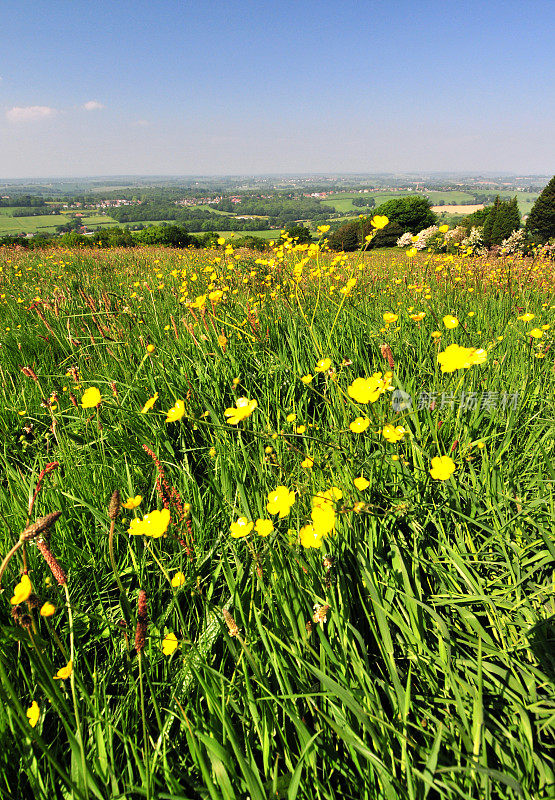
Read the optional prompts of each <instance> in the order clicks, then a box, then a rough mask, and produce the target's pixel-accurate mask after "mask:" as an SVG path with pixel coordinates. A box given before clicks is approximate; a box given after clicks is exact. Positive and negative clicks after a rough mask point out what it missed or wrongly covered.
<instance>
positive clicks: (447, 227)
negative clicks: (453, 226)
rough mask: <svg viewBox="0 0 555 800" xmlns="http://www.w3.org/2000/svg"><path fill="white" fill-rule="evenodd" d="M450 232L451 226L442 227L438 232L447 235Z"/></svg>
mask: <svg viewBox="0 0 555 800" xmlns="http://www.w3.org/2000/svg"><path fill="white" fill-rule="evenodd" d="M448 230H449V225H440V226H439V228H438V231H439V232H440V233H447V231H448Z"/></svg>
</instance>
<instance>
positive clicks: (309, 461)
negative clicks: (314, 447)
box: [301, 456, 314, 469]
mask: <svg viewBox="0 0 555 800" xmlns="http://www.w3.org/2000/svg"><path fill="white" fill-rule="evenodd" d="M313 466H314V459H313V458H311V457H310V456H307V457H306V458H305V459H304V461H301V467H303V469H312V467H313Z"/></svg>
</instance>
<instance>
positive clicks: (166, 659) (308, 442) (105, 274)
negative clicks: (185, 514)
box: [0, 247, 555, 800]
mask: <svg viewBox="0 0 555 800" xmlns="http://www.w3.org/2000/svg"><path fill="white" fill-rule="evenodd" d="M236 255H238V256H239V258H235V256H236ZM308 255H309V253H307V251H306V250H295V249H292V248H281V249H279V250H278V251H277V252H274V253H273V254H272V255H271V256H269V257H268V258H264V259H262V260H261V259H260V258H257V257H256V255H252V254H250V253H248V252H247V251H241V252H239V253H232V252H230V249H229V247H228V248H227V252H226V251H224V250H221V251H220V252H217V253H216V252H214V253H194V252H193V253H186V254H182V253H178V252H171V251H165V250H164V251H156V250H148V249H144V250H138V251H131V252H129V251H127V252H126V251H123V250H121V251H117V250H116V251H111V252H105V253H103V252H101V251H98V252H93V253H87V254H82V253H74V252H71V251H63V252H60V253H55V254H53V253H51V252H48V253H42V254H41V253H32V254H24V253H17V252H15V251H10V250H5V251H3V252H2V253H1V255H0V260H1V264H0V265H1V266H2V272H1V273H0V276H1V277H0V295H1V297H0V303H1V304H2V305H0V317H1V330H2V331H3V340H2V344H1V347H0V377H1V381H2V383H1V386H2V389H1V406H0V409H1V410H0V432H1V434H2V443H3V446H2V452H1V454H0V463H1V469H2V480H1V482H0V514H1V517H0V522H1V526H2V535H1V539H0V547H1V552H0V554H1V556H2V558H3V557H4V556H5V555H6V553H7V552H8V550H9V549H10V547H12V546H13V545H14V544H15V543H16V541H17V539H18V537H19V535H20V533H21V532H22V531H23V530H24V529H25V528H26V526H27V525H28V524H29V522H32V521H33V520H34V519H36V518H38V517H40V516H42V515H44V514H47V513H50V512H52V511H61V512H62V513H61V516H60V518H59V520H58V521H57V522H56V524H55V526H54V527H53V528H52V530H51V535H50V547H51V549H52V552H53V553H54V555H55V557H56V558H57V559H58V561H59V562H60V564H61V565H62V567H63V568H64V569H65V571H66V572H67V575H68V597H69V603H68V598H67V597H66V595H65V592H64V591H63V590H62V588H61V587H59V586H57V584H56V582H55V580H53V578H52V575H51V572H50V569H49V568H48V566H47V564H46V563H45V561H44V559H43V558H42V556H41V554H40V552H39V551H38V548H37V547H36V546H34V544H33V543H32V542H31V543H28V544H27V545H26V546H25V558H26V568H27V569H28V574H29V576H30V578H31V580H32V583H33V588H34V592H35V593H36V595H38V596H39V597H40V603H41V604H42V602H44V601H46V600H48V601H50V602H52V603H53V604H54V605H55V606H56V608H57V612H56V614H55V615H54V616H52V617H50V618H48V619H45V618H42V617H41V616H40V615H39V614H38V612H37V610H29V609H28V608H27V607H26V605H25V604H24V607H23V609H22V611H23V612H25V613H28V614H30V615H31V616H32V623H31V625H30V627H29V626H27V627H25V626H22V625H18V624H17V623H16V622H15V621H14V620H13V619H12V618H11V617H10V610H11V608H12V606H11V605H10V602H9V601H10V597H11V596H12V590H13V587H14V586H15V584H16V583H17V582H18V581H19V579H20V575H21V571H22V570H23V569H24V566H25V565H24V562H23V560H22V554H23V548H20V550H19V551H18V553H17V554H16V556H14V558H13V559H12V560H11V561H10V563H9V564H8V566H7V569H6V572H5V573H4V575H3V578H2V586H3V588H4V591H3V595H2V598H1V603H0V608H1V611H0V614H1V627H0V697H1V699H2V705H1V707H0V741H1V743H2V747H1V748H0V796H1V797H6V798H10V799H11V798H14V799H15V798H21V797H30V796H35V797H38V798H64V799H65V798H128V799H129V800H130V799H131V798H140V797H149V798H168V799H169V798H171V799H172V800H177V799H178V798H183V799H184V798H226V799H227V798H246V797H250V798H260V799H262V798H269V797H281V798H287V799H288V800H293V798H306V799H307V800H308V799H309V798H310V800H312V798H318V800H327V799H328V798H330V799H331V798H338V797H341V798H357V800H358V798H368V800H374V799H375V798H388V800H389V798H391V800H397V798H407V800H413V799H414V800H417V799H418V800H424V798H430V800H431V799H432V798H476V799H477V800H478V798H479V799H480V800H482V798H492V800H493V799H496V798H516V797H522V798H537V799H538V800H539V799H540V798H551V797H554V796H555V778H554V771H553V741H554V727H555V726H554V714H555V704H554V701H553V681H554V679H555V658H554V655H553V653H554V650H553V634H554V627H555V623H554V614H555V608H554V606H555V603H554V600H553V588H554V586H553V583H554V576H555V573H554V556H555V543H554V538H553V519H554V507H553V506H554V496H553V482H554V479H555V467H554V455H555V453H554V444H553V442H554V434H555V422H554V416H553V410H552V403H553V397H554V383H555V377H554V371H553V356H552V350H550V349H549V344H550V342H551V336H552V331H551V329H547V330H545V331H544V332H543V336H542V337H541V338H538V339H535V338H534V337H530V336H529V335H528V334H529V331H530V329H532V328H536V327H538V328H540V329H541V326H542V325H550V324H552V322H553V311H554V306H555V300H554V299H553V279H552V267H551V266H550V265H549V264H548V263H540V262H533V263H531V262H520V261H518V262H517V261H515V262H512V261H508V260H505V261H499V262H497V261H492V262H491V263H489V262H488V261H487V260H486V259H481V260H469V259H460V260H455V261H454V262H450V261H448V260H444V259H442V258H440V259H433V258H432V257H429V256H426V255H422V256H421V257H419V259H415V260H413V261H409V260H407V259H406V258H405V256H404V254H402V256H399V257H395V256H394V255H392V254H391V253H389V254H387V256H382V255H380V254H379V253H378V254H376V253H374V254H372V255H364V256H363V255H356V256H354V257H348V258H347V257H344V258H341V257H340V258H337V257H334V258H332V256H331V255H327V254H325V253H321V252H318V251H316V252H312V253H311V254H310V260H309V261H308V262H307V263H305V264H304V265H303V266H302V267H299V266H298V265H299V261H300V260H301V259H302V258H305V257H308ZM264 262H265V263H264ZM295 266H297V273H295ZM332 267H333V268H332ZM436 267H440V269H439V270H436ZM301 269H302V275H301V274H300V273H301ZM295 274H296V275H297V278H296V277H295ZM351 276H354V277H356V278H357V283H356V285H355V286H354V287H353V288H352V289H351V290H350V291H349V292H342V291H341V290H342V289H344V288H345V287H346V285H347V280H348V279H349V277H351ZM210 286H212V289H210ZM331 287H333V289H332V288H331ZM215 289H222V290H224V296H223V299H222V300H221V301H220V302H219V303H217V304H215V305H212V303H211V302H210V301H209V300H207V301H206V303H205V305H204V306H203V308H192V309H191V308H189V307H188V303H187V300H192V301H194V300H195V298H197V297H198V296H203V295H204V294H208V293H209V291H211V290H215ZM330 289H331V291H330ZM469 289H471V290H472V291H469ZM184 290H186V291H187V292H188V295H187V296H185V295H184ZM18 301H19V302H18ZM200 304H201V303H199V305H200ZM409 308H411V309H412V311H409V310H408V309H409ZM418 311H423V312H425V313H426V317H425V318H424V319H423V320H422V321H421V322H414V321H413V320H411V319H410V317H409V313H415V312H418ZM524 311H527V312H530V313H532V314H534V315H535V318H534V320H533V322H528V323H526V322H524V321H521V320H518V319H517V317H518V316H520V315H522V313H523V312H524ZM386 312H390V313H391V312H392V313H395V314H398V320H397V321H395V322H394V323H392V324H390V325H385V324H384V322H383V314H384V313H386ZM447 314H453V315H455V316H457V318H458V319H459V321H460V324H459V326H458V327H457V328H455V329H454V330H447V329H446V328H445V326H444V325H443V322H442V318H443V316H445V315H447ZM469 314H470V315H469ZM19 326H20V327H19ZM434 330H438V331H440V332H441V339H440V340H439V341H438V340H437V339H434V338H433V337H432V336H431V333H432V332H433V331H434ZM218 337H220V339H218ZM221 337H225V340H226V341H224V340H223V339H222V338H221ZM501 337H502V338H501ZM451 343H458V344H460V345H463V346H465V347H483V348H485V349H487V361H486V363H485V364H483V365H480V366H473V367H471V368H470V369H468V370H464V371H462V370H459V371H457V372H454V373H452V374H448V373H446V374H443V373H441V371H440V370H439V365H438V362H437V354H438V352H441V351H444V350H445V348H446V346H448V345H449V344H451ZM149 344H152V345H154V350H153V351H152V352H150V353H149V352H148V351H147V345H149ZM383 344H387V345H389V347H390V349H391V354H392V357H393V359H394V362H395V366H394V370H393V373H394V374H393V386H394V387H395V388H396V389H402V390H403V391H404V392H406V393H407V394H408V395H410V396H411V397H412V398H413V404H412V406H411V407H410V408H405V409H402V410H397V411H396V410H395V408H393V407H392V405H391V396H390V394H389V393H386V395H384V396H382V397H381V398H380V399H379V400H378V401H376V403H373V404H370V405H368V406H360V405H357V404H356V403H355V402H354V401H353V400H352V398H351V397H350V396H349V394H348V391H347V389H348V386H349V385H350V384H351V383H352V382H353V380H354V379H355V378H358V377H364V376H369V375H371V374H372V373H374V372H378V371H380V372H384V371H385V370H386V369H388V368H389V365H388V363H387V361H385V360H384V357H383V356H382V352H381V346H382V345H383ZM538 354H539V355H540V356H542V355H543V356H544V357H537V356H538ZM324 357H327V358H330V359H331V367H330V369H329V370H326V371H325V372H321V373H318V372H316V371H315V366H316V363H317V362H318V360H320V359H322V358H324ZM21 367H31V369H32V370H33V371H34V373H35V374H36V380H35V379H34V378H33V377H29V375H26V374H24V373H23V372H21ZM70 368H76V369H77V371H78V376H79V379H78V381H77V380H75V374H74V376H73V377H72V376H71V375H68V374H67V373H68V371H69V370H70ZM307 374H312V375H313V376H314V378H313V380H312V382H310V383H303V381H301V377H302V376H305V375H307ZM237 379H238V380H237ZM91 386H95V387H97V388H98V389H99V390H100V392H101V394H102V398H103V401H102V403H101V405H100V406H99V407H98V409H97V408H91V409H86V408H82V407H81V405H80V400H81V397H82V395H83V393H84V391H85V389H87V388H89V387H91ZM486 391H487V392H491V393H497V400H496V401H495V406H494V407H491V403H490V407H485V408H483V407H480V403H479V402H478V403H475V402H473V401H471V402H469V407H468V408H463V406H462V405H461V403H460V398H461V394H462V393H463V392H464V393H466V396H467V398H469V397H470V398H472V395H471V394H470V393H472V392H474V393H476V396H477V397H481V396H482V395H483V393H484V392H486ZM155 392H158V394H159V397H158V400H157V402H156V403H155V404H154V407H153V409H152V410H151V411H148V412H147V413H145V414H142V413H141V409H142V407H143V405H144V403H145V402H146V401H147V400H148V398H150V397H153V396H154V394H155ZM53 393H55V395H56V397H54V396H53ZM70 394H71V395H73V397H74V398H75V401H76V403H77V406H75V405H74V404H73V403H72V401H71V396H70ZM425 395H427V396H428V399H425ZM504 395H506V396H507V397H510V398H511V399H510V400H509V401H506V402H505V405H506V407H505V408H504V407H503V406H502V404H501V399H500V398H501V397H502V396H504ZM243 396H244V397H248V398H250V399H256V400H257V403H258V407H257V409H256V410H255V411H254V412H253V413H252V415H251V416H249V417H248V418H247V419H245V420H244V421H243V422H241V423H240V424H239V425H237V426H231V425H228V424H227V423H226V421H225V417H224V413H223V412H224V410H225V409H226V408H229V407H231V406H233V405H234V404H235V401H236V399H237V398H239V397H243ZM492 397H493V395H492ZM515 397H516V399H515ZM178 399H180V400H183V402H184V404H185V414H184V416H183V418H182V419H181V420H180V421H178V422H173V423H166V422H165V418H166V412H167V410H168V409H170V408H171V407H172V406H173V405H174V403H175V401H176V400H178ZM434 400H435V402H434ZM451 400H452V401H453V402H452V405H451ZM492 402H493V401H492ZM293 414H295V415H296V418H295V419H294V420H293V419H291V418H290V419H289V420H288V419H287V418H288V417H290V415H293ZM358 416H368V417H369V418H370V420H371V422H370V426H369V427H368V429H367V430H366V431H365V432H364V433H361V434H356V433H353V432H352V431H351V430H350V429H349V423H350V422H351V421H352V420H353V419H354V418H355V417H358ZM390 422H391V423H394V424H395V425H402V426H403V427H404V428H405V430H406V433H405V436H404V438H403V440H402V441H401V442H400V443H398V444H391V443H389V442H387V441H386V440H385V438H384V437H383V435H382V434H381V430H382V428H383V426H384V424H386V423H390ZM300 426H304V428H305V430H304V431H302V428H301V432H299V428H300ZM144 445H146V446H147V447H148V448H149V450H151V451H152V452H153V453H154V454H155V456H156V458H157V459H158V461H159V463H160V465H161V468H162V469H163V472H164V476H165V480H166V481H167V485H168V487H171V488H173V491H174V494H173V499H172V498H169V499H170V508H171V512H172V525H171V526H170V528H169V529H168V535H167V536H166V537H163V538H159V539H152V538H149V537H143V536H137V537H134V536H129V535H128V532H127V531H128V528H129V521H130V519H131V518H133V516H135V515H138V516H139V517H142V516H143V514H145V513H147V512H149V511H152V510H153V509H156V508H161V507H162V500H161V498H160V496H159V494H158V492H157V489H156V481H157V478H158V477H159V468H158V467H157V465H156V464H155V462H154V460H153V458H152V457H151V455H149V453H148V452H146V451H145V449H144ZM439 455H449V456H450V457H451V458H453V460H454V461H455V463H456V467H457V468H456V471H455V473H454V474H453V476H452V477H451V478H449V479H448V480H446V481H437V480H434V479H432V477H431V475H430V472H429V469H430V463H431V459H432V458H434V457H436V456H439ZM306 456H310V457H311V458H312V459H313V461H314V464H313V466H312V468H311V469H310V468H306V467H303V466H302V462H303V461H304V460H305V458H306ZM54 461H57V462H59V466H58V467H57V468H54V469H52V471H51V472H49V473H48V474H47V475H46V476H45V477H44V479H43V482H42V485H41V488H40V491H39V493H38V495H37V498H36V501H35V504H34V507H33V510H32V514H31V519H29V514H28V510H29V503H30V500H31V498H32V497H33V494H34V492H35V487H36V484H37V480H38V477H39V474H40V473H41V470H43V469H44V468H45V466H46V464H48V463H51V462H54ZM360 475H364V477H365V478H367V480H368V481H369V482H370V485H369V487H368V489H366V490H365V491H363V492H359V491H358V490H357V489H356V488H355V486H354V484H353V480H354V478H356V477H358V476H360ZM280 485H284V486H287V487H288V488H289V489H290V490H292V491H294V492H295V493H296V501H295V504H294V505H293V507H292V508H291V511H290V514H289V515H287V516H285V517H284V518H283V519H278V518H277V517H276V516H273V517H272V519H273V521H274V525H275V530H274V532H273V533H271V534H270V536H269V537H259V536H256V534H254V535H251V536H249V537H246V538H244V539H233V538H231V537H230V524H231V522H233V521H235V520H236V519H237V518H238V517H239V516H245V517H247V519H249V520H253V521H254V520H256V519H257V518H268V517H270V516H271V515H270V514H269V513H268V511H267V510H266V502H267V495H268V493H269V492H271V491H273V490H274V489H275V488H276V487H277V486H280ZM331 486H336V487H338V488H339V489H340V490H341V492H342V497H341V499H339V500H338V501H337V504H336V513H337V525H336V531H335V533H334V534H333V535H331V536H329V537H327V538H326V539H324V542H323V546H322V548H321V549H313V548H309V549H305V548H303V547H302V546H301V545H300V544H298V532H299V530H300V528H301V527H302V526H303V525H305V524H306V523H307V521H309V519H310V509H311V499H312V497H313V496H314V495H316V494H317V493H318V492H322V491H324V490H328V489H329V488H330V487H331ZM115 490H119V491H120V492H121V494H122V497H123V499H127V498H128V497H134V496H135V495H139V494H140V495H142V496H143V500H142V503H141V505H140V506H139V507H138V509H136V510H134V511H126V510H122V512H121V513H120V514H119V515H118V516H117V519H116V520H115V527H114V536H113V559H114V563H115V566H116V574H114V571H113V566H112V561H111V558H110V547H109V545H110V525H111V520H110V516H109V511H108V508H109V503H110V498H111V496H112V494H113V492H114V491H115ZM162 491H164V490H162ZM165 492H166V495H168V490H167V489H166V490H165ZM176 493H178V494H179V496H180V498H181V500H182V502H183V503H188V504H190V516H189V518H188V519H183V520H180V514H179V509H178V506H177V504H176V502H175V497H176ZM177 572H181V573H183V583H182V585H181V586H179V587H175V586H172V583H171V579H172V577H173V576H174V575H175V574H176V573H177ZM139 589H143V590H145V592H146V595H147V604H148V616H149V624H148V635H147V639H146V646H145V648H144V650H143V651H142V654H141V657H140V659H139V658H138V657H137V654H136V651H135V647H134V637H135V627H136V623H137V596H138V592H139ZM326 607H329V608H328V609H327V613H325V617H326V619H325V621H323V619H322V617H323V616H324V612H325V610H326ZM68 608H69V609H70V611H71V614H70V613H68ZM319 619H321V621H320V622H319V621H318V620H319ZM168 633H173V634H175V635H176V637H177V640H178V642H179V647H178V648H177V649H176V650H175V652H174V653H173V654H172V655H164V653H163V652H162V642H163V639H164V637H165V636H166V635H167V634H168ZM72 647H73V650H74V671H73V675H72V676H71V678H68V679H66V680H63V681H60V680H54V677H53V676H55V675H56V673H57V671H58V670H59V669H60V667H63V666H65V665H66V664H67V662H68V660H69V657H70V653H71V649H72ZM33 700H36V701H37V703H38V705H39V707H40V718H39V721H38V724H37V725H36V727H31V725H30V724H29V721H28V719H27V716H26V711H27V709H28V708H29V707H30V706H31V703H32V701H33Z"/></svg>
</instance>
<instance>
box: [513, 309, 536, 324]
mask: <svg viewBox="0 0 555 800" xmlns="http://www.w3.org/2000/svg"><path fill="white" fill-rule="evenodd" d="M517 319H521V320H522V321H523V322H531V321H532V320H533V319H534V314H530V312H529V311H527V312H526V314H522V315H521V316H520V317H517Z"/></svg>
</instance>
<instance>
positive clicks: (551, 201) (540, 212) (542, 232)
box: [525, 175, 555, 242]
mask: <svg viewBox="0 0 555 800" xmlns="http://www.w3.org/2000/svg"><path fill="white" fill-rule="evenodd" d="M525 227H526V231H527V232H528V233H529V234H530V235H531V236H532V237H533V238H535V239H537V240H538V241H540V242H547V241H548V239H551V238H552V237H553V236H555V175H554V176H553V177H552V178H551V180H550V181H549V183H548V184H547V186H546V187H545V189H544V190H543V192H542V193H541V194H540V196H539V197H538V199H537V200H536V202H535V203H534V205H533V206H532V210H531V211H530V214H529V216H528V219H527V220H526V226H525Z"/></svg>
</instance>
